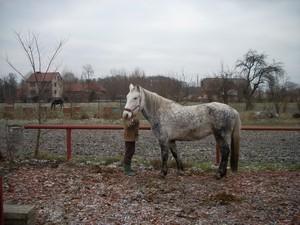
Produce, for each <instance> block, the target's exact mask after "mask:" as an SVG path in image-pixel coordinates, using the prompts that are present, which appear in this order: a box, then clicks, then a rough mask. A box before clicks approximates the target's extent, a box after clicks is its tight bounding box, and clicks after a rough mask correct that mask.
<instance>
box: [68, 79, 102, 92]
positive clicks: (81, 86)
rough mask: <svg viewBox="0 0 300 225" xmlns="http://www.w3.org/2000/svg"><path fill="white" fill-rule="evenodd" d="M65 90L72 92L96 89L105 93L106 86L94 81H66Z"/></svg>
mask: <svg viewBox="0 0 300 225" xmlns="http://www.w3.org/2000/svg"><path fill="white" fill-rule="evenodd" d="M65 90H66V91H70V92H81V91H95V92H102V93H105V92H106V90H105V88H103V87H102V85H101V84H98V83H95V82H92V83H66V84H65Z"/></svg>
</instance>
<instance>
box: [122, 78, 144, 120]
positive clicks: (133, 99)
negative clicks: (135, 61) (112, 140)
mask: <svg viewBox="0 0 300 225" xmlns="http://www.w3.org/2000/svg"><path fill="white" fill-rule="evenodd" d="M126 99H127V100H126V105H125V108H124V111H123V118H124V119H130V118H132V117H133V116H135V115H136V114H137V113H138V112H139V111H140V110H141V109H142V95H141V88H140V87H139V86H135V85H133V84H130V85H129V93H128V94H127V96H126Z"/></svg>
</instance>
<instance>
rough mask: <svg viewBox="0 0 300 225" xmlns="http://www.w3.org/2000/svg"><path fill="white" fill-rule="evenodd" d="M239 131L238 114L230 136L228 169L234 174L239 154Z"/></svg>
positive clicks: (239, 121)
mask: <svg viewBox="0 0 300 225" xmlns="http://www.w3.org/2000/svg"><path fill="white" fill-rule="evenodd" d="M240 130H241V120H240V116H239V114H238V115H237V117H236V121H235V124H234V127H233V131H232V134H231V154H230V167H231V170H232V172H236V171H237V170H238V163H239V154H240Z"/></svg>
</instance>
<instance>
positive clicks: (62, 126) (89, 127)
mask: <svg viewBox="0 0 300 225" xmlns="http://www.w3.org/2000/svg"><path fill="white" fill-rule="evenodd" d="M24 128H25V129H64V130H66V144H67V160H70V159H71V158H72V130H78V129H79V130H122V129H123V126H121V125H86V124H32V125H25V126H24ZM150 129H151V127H150V126H140V130H150ZM242 130H253V131H300V127H271V126H268V127H267V126H243V127H242ZM219 161H220V154H219V147H218V146H216V164H218V163H219Z"/></svg>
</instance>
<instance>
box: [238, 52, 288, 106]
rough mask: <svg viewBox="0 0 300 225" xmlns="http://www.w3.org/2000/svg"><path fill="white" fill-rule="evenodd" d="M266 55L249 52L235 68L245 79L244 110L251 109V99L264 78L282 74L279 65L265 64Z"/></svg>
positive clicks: (274, 63) (275, 63)
mask: <svg viewBox="0 0 300 225" xmlns="http://www.w3.org/2000/svg"><path fill="white" fill-rule="evenodd" d="M266 58H267V55H265V54H258V53H257V52H256V51H255V50H249V51H248V52H247V53H246V54H245V55H244V58H243V59H241V60H238V61H237V63H236V68H237V69H238V70H239V73H240V76H241V77H242V78H244V79H246V81H247V84H246V87H245V88H244V98H245V100H246V110H250V109H252V108H253V102H252V98H253V95H254V94H255V92H256V90H257V89H258V88H259V87H260V86H261V84H263V83H264V82H265V81H266V77H267V76H269V75H270V74H273V73H282V71H283V69H282V66H281V63H277V62H275V61H274V62H273V63H272V64H268V63H267V62H266Z"/></svg>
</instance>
